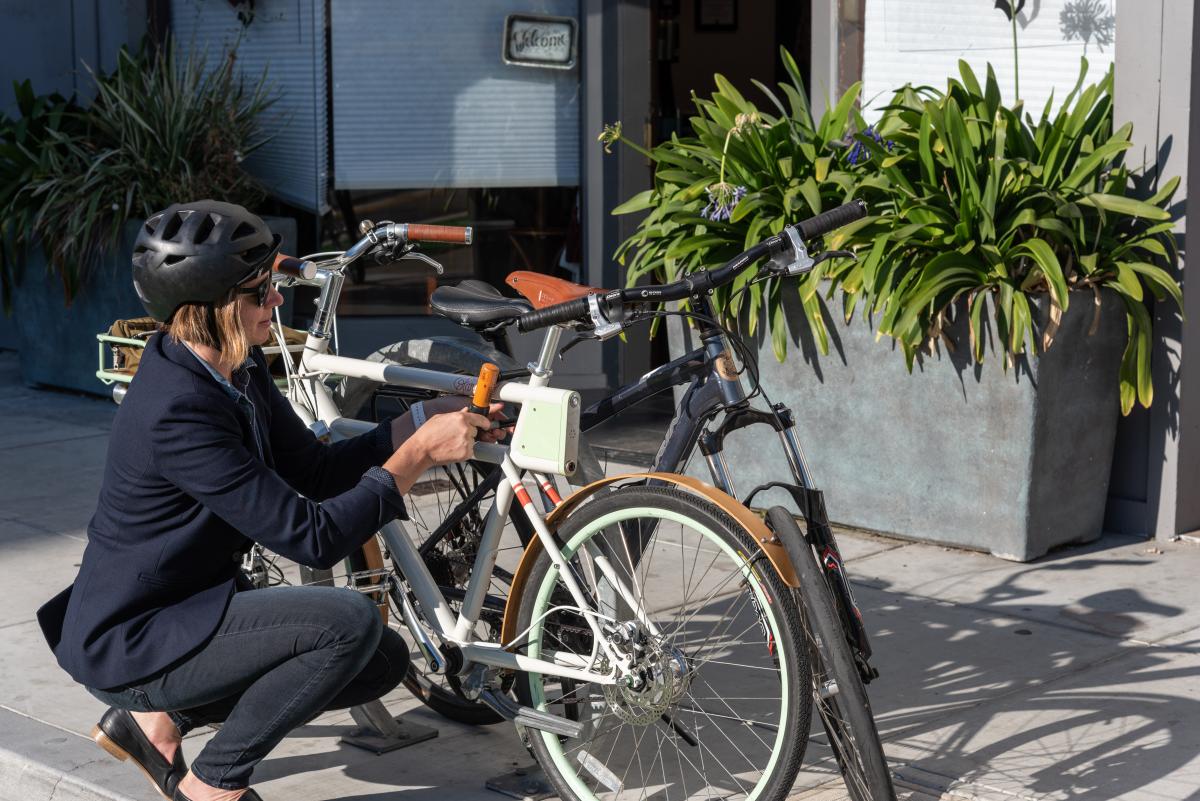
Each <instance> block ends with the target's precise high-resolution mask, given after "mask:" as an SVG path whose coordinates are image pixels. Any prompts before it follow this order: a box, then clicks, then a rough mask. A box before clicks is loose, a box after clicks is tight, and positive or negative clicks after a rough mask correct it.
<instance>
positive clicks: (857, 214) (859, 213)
mask: <svg viewBox="0 0 1200 801" xmlns="http://www.w3.org/2000/svg"><path fill="white" fill-rule="evenodd" d="M866 216H867V204H866V203H864V202H863V201H861V200H851V201H850V202H849V203H845V204H843V205H841V206H838V207H837V208H836V209H830V210H829V211H826V212H822V213H821V214H818V215H817V216H816V217H810V218H808V219H807V220H805V221H804V222H801V223H797V224H796V230H798V231H799V232H800V237H801V238H802V239H803V240H804V241H805V242H808V241H810V240H812V239H815V238H816V237H818V236H821V235H823V234H827V233H829V232H830V231H833V230H835V229H837V228H841V227H842V226H843V225H849V224H850V223H852V222H854V221H855V220H861V219H862V218H863V217H866Z"/></svg>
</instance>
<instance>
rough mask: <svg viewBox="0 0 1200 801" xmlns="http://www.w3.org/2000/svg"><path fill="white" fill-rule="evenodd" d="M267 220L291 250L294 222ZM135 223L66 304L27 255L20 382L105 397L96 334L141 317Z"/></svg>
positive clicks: (19, 298)
mask: <svg viewBox="0 0 1200 801" xmlns="http://www.w3.org/2000/svg"><path fill="white" fill-rule="evenodd" d="M267 222H268V224H269V225H270V226H271V228H272V230H274V231H275V232H276V233H278V234H280V235H281V236H282V237H283V249H284V251H285V252H294V248H295V244H296V221H295V220H293V219H290V218H280V217H270V218H267ZM138 225H139V223H138V222H136V221H130V222H127V223H126V224H125V229H124V231H123V232H122V236H121V242H120V245H119V247H117V248H114V249H113V250H112V251H110V252H109V253H107V254H105V256H104V257H103V258H102V259H101V260H100V263H99V264H97V265H96V266H95V269H94V270H93V271H92V273H91V276H90V277H89V279H88V281H87V283H86V284H85V285H84V286H83V287H82V288H81V289H80V291H79V293H78V294H77V295H76V296H75V300H74V302H72V303H71V305H70V306H67V305H66V302H65V301H64V299H63V291H62V284H61V283H60V281H59V279H58V278H57V277H56V276H54V275H51V274H50V273H48V272H47V271H46V263H45V258H44V257H43V256H42V254H41V252H40V251H33V252H31V253H30V254H29V258H28V260H27V262H26V263H25V269H24V271H23V274H22V277H21V283H20V284H19V285H18V286H17V287H16V288H15V289H14V291H13V316H12V320H13V322H14V323H15V327H16V332H17V343H16V347H17V351H18V353H19V354H20V362H21V378H22V380H23V381H24V382H25V383H26V384H30V385H44V386H52V387H59V388H62V389H72V390H77V391H79V392H88V393H92V394H96V395H107V394H108V393H109V388H108V387H106V386H105V385H104V384H102V383H100V381H99V380H98V379H97V378H96V366H97V351H96V346H97V342H96V334H98V333H100V332H101V331H107V330H108V327H109V326H110V325H111V324H112V322H113V321H114V320H119V319H123V318H129V317H142V316H144V315H145V314H146V311H145V309H143V308H142V304H141V301H139V300H138V297H137V295H136V294H135V293H134V291H133V281H132V280H131V279H130V260H131V259H132V256H133V243H134V241H135V240H136V239H137V229H138Z"/></svg>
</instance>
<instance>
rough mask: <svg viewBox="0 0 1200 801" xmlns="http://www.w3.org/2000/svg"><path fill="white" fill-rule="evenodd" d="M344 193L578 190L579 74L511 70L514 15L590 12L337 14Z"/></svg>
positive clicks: (513, 8) (380, 8)
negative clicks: (505, 53) (508, 37)
mask: <svg viewBox="0 0 1200 801" xmlns="http://www.w3.org/2000/svg"><path fill="white" fill-rule="evenodd" d="M331 9H332V22H331V26H332V33H331V36H332V39H333V47H332V53H333V85H334V89H333V126H334V134H333V142H334V159H333V163H334V173H335V182H336V186H337V187H338V188H339V189H400V188H427V187H489V186H576V185H578V183H579V146H580V145H579V138H580V133H579V91H580V89H579V68H578V67H576V68H574V69H570V70H554V69H539V68H534V67H525V66H516V65H509V64H505V63H504V62H503V61H502V60H501V55H500V54H501V44H502V40H503V35H504V18H505V17H506V16H507V15H508V14H514V13H522V14H551V15H556V16H563V17H575V18H578V15H579V2H578V0H439V2H437V3H429V2H423V1H422V0H390V1H389V0H356V2H337V3H333V4H332V7H331Z"/></svg>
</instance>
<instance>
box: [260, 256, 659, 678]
mask: <svg viewBox="0 0 1200 801" xmlns="http://www.w3.org/2000/svg"><path fill="white" fill-rule="evenodd" d="M343 266H344V265H343ZM284 280H287V279H284ZM343 280H344V277H343V274H342V272H341V271H340V270H339V269H333V270H324V269H322V270H319V271H318V274H317V278H316V279H314V280H311V281H303V280H294V281H293V283H305V284H310V285H312V284H316V285H319V286H321V287H322V292H321V297H320V298H319V300H318V310H317V314H316V317H315V319H314V321H313V324H312V326H311V328H310V329H309V333H308V338H307V341H306V343H305V346H304V351H303V353H302V355H301V357H300V363H299V366H298V369H297V370H296V371H295V372H294V374H292V375H290V376H289V382H288V384H289V388H288V398H289V400H290V401H291V402H292V406H293V408H294V409H295V411H296V413H297V414H298V415H299V416H300V417H301V419H302V420H304V422H305V423H306V424H307V425H309V426H310V427H317V428H319V427H320V426H315V424H317V423H318V422H320V423H324V424H325V425H326V426H327V427H328V429H329V431H330V432H331V433H332V434H333V436H335V437H338V438H342V437H350V436H355V435H358V434H361V433H363V432H364V431H367V430H370V429H371V428H372V427H373V424H371V423H366V422H363V421H359V420H353V419H349V418H344V417H342V416H341V413H340V411H339V410H338V408H337V405H336V403H335V402H334V398H333V394H332V392H331V391H330V389H329V387H328V386H327V385H326V383H325V382H326V379H327V378H329V377H331V376H344V377H349V378H363V379H368V380H370V381H377V382H379V383H381V384H391V385H396V386H403V387H409V388H413V389H422V390H432V391H434V392H440V393H447V394H456V395H468V396H469V395H471V394H472V392H473V391H474V388H475V383H476V378H474V377H471V376H464V375H458V374H451V373H443V372H438V371H435V370H426V369H421V368H415V367H405V366H401V365H396V364H386V363H382V362H374V361H367V360H365V359H352V358H346V357H342V356H336V355H333V354H331V353H329V343H330V337H329V333H330V329H331V327H332V324H333V310H334V308H335V307H336V303H337V299H338V296H339V295H340V292H341V284H342V281H343ZM561 335H562V329H561V328H559V327H557V326H555V327H551V328H549V329H547V332H546V338H545V340H544V342H543V344H542V349H541V353H540V355H539V357H538V361H537V362H536V363H535V364H531V365H530V367H531V368H532V375H531V377H530V380H529V382H528V383H521V382H516V381H507V382H504V383H502V384H500V386H499V387H498V389H497V391H496V393H495V394H496V397H497V398H498V399H499V400H502V401H505V402H509V403H514V404H523V403H524V402H525V401H526V400H531V399H533V397H534V396H535V395H536V390H537V389H538V388H541V387H546V386H547V385H548V384H549V379H550V375H551V369H550V368H551V366H552V364H553V358H554V355H555V354H556V353H557V352H558V344H559V339H560V337H561ZM300 395H302V396H303V397H302V398H301V397H299V396H300ZM524 411H525V407H524V406H522V408H521V411H520V412H519V413H518V420H520V414H523V413H524ZM314 412H315V415H314ZM475 459H476V460H478V461H483V462H489V463H492V464H498V465H500V468H501V470H502V471H503V473H504V477H505V479H506V480H505V481H501V482H499V483H498V484H497V486H496V498H495V502H494V504H493V506H492V508H491V509H490V510H489V511H488V514H487V517H486V519H485V523H484V529H483V534H482V536H481V539H480V543H479V549H478V554H477V556H476V559H475V563H474V565H473V566H472V570H471V577H470V581H469V583H468V585H467V588H466V592H465V596H464V598H463V601H462V604H461V607H460V610H459V612H458V615H457V616H455V615H454V613H453V610H451V608H450V606H449V604H448V603H447V602H446V599H445V597H444V596H443V595H442V593H441V591H440V590H439V588H438V585H437V582H436V581H435V580H434V578H433V576H432V575H431V574H430V572H429V568H428V567H427V566H426V564H425V562H424V560H423V559H422V558H421V555H420V554H419V552H418V551H417V548H416V546H415V545H414V544H413V540H412V538H411V537H410V536H409V533H408V530H407V529H406V528H405V526H404V523H403V521H399V520H396V521H393V522H391V523H388V524H387V525H386V526H384V527H383V529H381V530H380V532H379V533H380V535H381V536H382V537H383V540H384V542H385V544H386V545H387V549H388V551H389V552H390V554H391V558H392V562H393V565H395V566H397V567H398V568H399V571H400V574H401V577H402V578H403V580H404V581H405V582H407V584H408V587H409V588H411V590H412V593H413V595H414V596H415V597H416V600H417V602H418V604H419V607H420V610H421V613H423V617H424V622H425V623H426V624H427V625H428V626H429V627H430V628H431V629H432V631H433V634H434V636H436V637H437V638H438V639H439V640H441V642H442V643H448V644H452V645H454V646H457V647H458V648H460V649H461V651H462V654H463V657H464V659H463V664H462V668H461V669H460V670H459V674H460V675H464V674H466V673H467V672H468V671H469V670H470V669H471V668H472V667H473V663H474V664H482V665H487V666H490V667H495V668H504V669H509V670H519V671H529V672H535V673H541V674H546V675H552V676H561V677H564V678H573V679H579V680H582V681H588V682H594V683H597V684H615V683H617V682H618V681H620V680H622V679H623V678H624V677H625V676H626V675H628V673H629V672H630V670H631V668H632V657H630V656H627V655H625V654H623V653H621V652H620V651H619V650H617V649H616V648H614V647H613V645H612V643H611V642H610V638H609V636H608V635H607V634H605V632H604V629H603V624H604V623H605V622H610V621H612V622H615V621H613V619H612V618H611V617H609V616H607V615H604V614H603V613H601V612H600V611H598V610H596V609H593V608H592V606H591V604H590V603H589V601H588V599H587V596H586V595H585V593H584V591H583V589H582V588H581V587H580V586H579V583H578V580H577V578H576V576H575V573H574V571H573V570H572V569H571V568H570V566H569V565H568V563H567V561H566V559H565V558H564V557H563V555H562V551H561V550H560V549H559V547H558V544H557V543H556V542H555V541H554V537H553V536H552V535H551V533H550V530H549V529H548V528H547V526H546V522H545V518H544V517H543V516H542V514H541V512H540V511H539V510H538V509H537V508H536V507H535V506H534V504H533V500H532V498H531V497H530V496H529V493H528V492H526V491H525V488H524V484H523V479H524V477H525V476H526V475H532V476H533V477H534V478H535V479H537V480H538V481H539V483H541V484H543V485H544V484H545V483H548V481H549V479H548V478H547V477H546V476H544V475H542V474H538V473H532V474H529V473H527V472H526V471H523V470H521V469H519V468H518V467H517V465H516V464H514V462H513V460H512V458H511V456H510V455H509V450H508V448H507V447H504V446H502V445H496V444H491V443H478V444H476V446H475ZM514 496H518V497H520V499H521V500H520V502H521V505H522V508H523V509H524V511H525V514H526V515H527V517H528V519H529V521H530V523H531V524H532V525H533V528H534V531H535V532H536V534H537V537H538V540H540V543H541V546H542V548H544V549H545V551H546V554H547V555H548V556H549V557H550V560H551V561H552V562H553V564H554V569H555V570H556V572H557V574H558V575H559V576H560V577H561V578H562V581H563V583H564V585H565V586H566V587H567V589H568V591H569V592H570V594H571V597H572V599H573V600H574V603H575V607H566V608H568V609H573V610H574V611H577V612H579V613H580V614H581V615H582V616H583V617H584V619H585V620H586V621H587V624H588V626H589V627H590V628H591V630H592V633H593V636H594V639H593V642H594V643H595V645H594V646H593V649H592V653H591V655H590V657H588V658H586V659H585V658H582V657H580V656H578V655H575V654H569V653H563V652H548V651H546V650H543V651H542V653H543V654H544V655H547V657H546V658H534V657H530V656H527V655H524V654H520V653H516V652H515V651H510V650H507V649H508V648H510V647H512V646H513V645H515V644H516V643H519V642H520V641H521V640H523V639H524V637H525V636H526V634H527V633H528V631H529V630H530V629H532V628H533V625H536V624H537V623H538V622H540V621H534V624H533V625H531V626H530V627H529V629H526V630H525V631H523V632H521V633H520V634H519V635H518V636H517V637H516V638H515V639H514V641H513V642H511V643H496V642H488V641H480V640H474V639H473V638H472V634H473V633H474V631H475V627H476V624H477V623H478V621H479V615H480V611H481V609H482V607H483V602H484V600H485V596H486V593H487V588H488V586H489V581H490V578H491V575H492V571H493V569H494V567H495V565H496V558H497V555H498V551H499V544H500V537H501V534H502V532H503V530H504V524H505V520H506V519H507V518H508V513H509V509H510V508H511V505H512V502H513V499H514ZM588 554H589V555H590V556H591V557H592V560H593V561H594V563H595V565H596V566H597V567H598V568H599V570H600V572H601V573H602V574H603V577H604V580H605V581H606V582H607V583H608V584H609V586H610V587H611V588H612V589H613V590H614V591H615V593H616V594H617V595H619V596H620V597H621V599H622V600H623V601H624V602H625V603H626V604H627V605H628V607H629V610H630V611H631V612H632V613H633V614H635V615H636V616H637V617H638V619H639V621H640V622H641V623H642V625H644V626H645V627H646V629H647V631H649V632H650V633H651V634H653V635H655V636H657V635H658V634H659V632H658V630H657V627H655V626H654V624H653V623H652V622H651V621H650V620H649V618H648V616H647V615H646V614H645V611H644V609H642V607H641V605H640V604H639V603H638V602H637V599H636V597H635V596H634V595H633V593H631V592H630V591H629V588H628V587H627V586H626V585H625V582H624V581H623V580H622V579H621V577H620V576H619V575H618V574H617V572H616V570H615V569H614V568H613V566H612V564H611V563H610V562H609V560H608V559H607V558H606V557H605V556H604V555H603V554H599V553H595V552H594V551H593V549H589V550H588ZM399 590H400V592H398V595H400V596H401V598H402V609H401V616H402V618H403V619H404V622H405V624H406V626H407V627H408V628H409V629H410V631H411V633H412V635H413V637H414V638H415V640H416V642H417V644H418V647H419V648H420V650H421V651H422V654H423V655H424V656H425V658H426V659H427V660H428V661H429V663H430V666H431V668H432V669H433V670H434V672H438V673H440V672H442V671H443V670H444V669H445V659H444V656H443V655H442V654H441V653H440V652H439V649H438V648H437V647H436V646H435V645H434V644H433V643H432V641H431V640H430V638H429V635H428V634H427V633H426V632H425V631H424V629H423V628H422V625H421V620H420V619H418V615H417V612H416V610H415V609H413V608H412V606H411V604H410V603H408V597H407V594H406V593H405V592H404V587H403V585H401V586H400V587H399ZM517 600H519V599H510V601H509V602H510V603H512V602H515V601H517ZM563 608H564V607H562V606H557V607H554V608H552V609H550V610H548V611H547V612H546V613H545V615H549V614H550V613H551V612H553V611H557V610H560V609H563ZM543 617H544V616H543ZM601 656H603V657H605V659H606V661H607V664H608V670H607V671H603V672H602V671H600V670H599V669H598V668H597V664H598V663H599V660H600V657H601ZM439 668H441V669H440V670H439Z"/></svg>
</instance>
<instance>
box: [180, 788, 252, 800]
mask: <svg viewBox="0 0 1200 801" xmlns="http://www.w3.org/2000/svg"><path fill="white" fill-rule="evenodd" d="M172 801H192V799H190V798H188V797H187V796H186V795H184V794H183V790H180V789H179V788H178V787H176V788H175V798H174V799H172ZM238 801H262V797H261V796H259V794H258V793H256V792H254V791H253V790H246V792H244V793H242V797H241V798H239V799H238Z"/></svg>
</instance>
